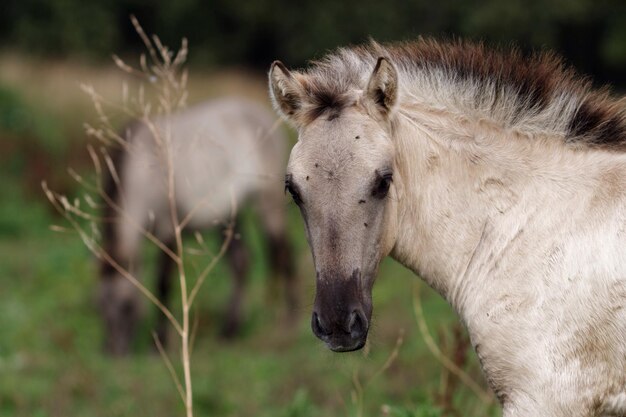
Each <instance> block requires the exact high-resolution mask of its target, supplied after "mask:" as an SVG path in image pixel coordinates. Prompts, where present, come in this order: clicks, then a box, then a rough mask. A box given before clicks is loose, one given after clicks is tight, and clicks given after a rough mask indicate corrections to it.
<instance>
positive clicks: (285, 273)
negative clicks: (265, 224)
mask: <svg viewBox="0 0 626 417" xmlns="http://www.w3.org/2000/svg"><path fill="white" fill-rule="evenodd" d="M267 241H268V251H269V259H270V267H271V276H272V279H282V280H283V282H284V285H285V288H284V291H285V298H286V300H287V308H288V310H289V311H290V312H294V311H296V310H297V308H298V288H297V282H296V275H295V268H294V262H293V256H294V254H293V250H292V247H291V244H290V242H289V238H288V236H287V231H286V230H282V231H281V233H279V234H267ZM275 277H276V278H275Z"/></svg>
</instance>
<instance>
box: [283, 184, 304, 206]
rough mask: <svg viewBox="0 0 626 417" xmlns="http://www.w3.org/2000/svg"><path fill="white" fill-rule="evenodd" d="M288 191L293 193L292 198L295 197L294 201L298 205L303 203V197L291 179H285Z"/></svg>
mask: <svg viewBox="0 0 626 417" xmlns="http://www.w3.org/2000/svg"><path fill="white" fill-rule="evenodd" d="M287 191H289V194H291V198H292V199H293V202H294V203H296V204H297V205H300V204H302V198H301V197H300V193H299V192H298V190H297V189H296V188H295V187H294V186H293V185H292V184H291V183H290V182H289V181H285V192H287Z"/></svg>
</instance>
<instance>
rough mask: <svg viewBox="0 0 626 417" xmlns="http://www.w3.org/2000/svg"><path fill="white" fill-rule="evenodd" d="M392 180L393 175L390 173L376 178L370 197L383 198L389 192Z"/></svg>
mask: <svg viewBox="0 0 626 417" xmlns="http://www.w3.org/2000/svg"><path fill="white" fill-rule="evenodd" d="M392 180H393V175H392V174H391V173H389V174H384V175H382V176H380V177H378V178H377V180H376V185H375V186H374V189H373V190H372V196H373V197H376V198H385V197H386V196H387V193H388V192H389V186H390V185H391V181H392Z"/></svg>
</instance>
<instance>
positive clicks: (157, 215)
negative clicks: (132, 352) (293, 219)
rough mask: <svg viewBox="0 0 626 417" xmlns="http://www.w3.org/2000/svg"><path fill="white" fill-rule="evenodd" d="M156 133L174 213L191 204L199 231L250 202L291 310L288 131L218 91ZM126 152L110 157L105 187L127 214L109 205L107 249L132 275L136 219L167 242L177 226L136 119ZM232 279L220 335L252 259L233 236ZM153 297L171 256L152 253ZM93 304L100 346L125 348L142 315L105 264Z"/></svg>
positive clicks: (155, 153)
mask: <svg viewBox="0 0 626 417" xmlns="http://www.w3.org/2000/svg"><path fill="white" fill-rule="evenodd" d="M154 126H155V127H156V128H157V129H159V131H163V132H165V131H166V130H167V131H169V133H170V135H171V145H170V146H171V148H170V152H172V162H173V171H174V181H175V190H176V202H175V206H176V208H177V210H178V213H179V216H180V218H181V219H182V218H184V217H185V216H187V215H188V214H189V213H190V212H192V210H193V212H192V215H191V217H190V220H189V223H188V225H187V229H189V230H192V231H193V230H195V231H198V230H205V229H208V228H212V227H215V226H216V225H218V224H224V223H225V222H227V221H228V220H229V218H230V215H231V209H232V207H231V206H232V205H233V199H234V202H235V204H236V206H237V207H241V206H242V204H244V203H246V202H247V201H248V200H251V202H252V203H253V206H254V208H255V209H256V212H257V213H258V217H259V219H260V223H261V225H262V228H263V231H264V232H265V235H266V236H267V241H268V250H269V257H270V265H271V268H272V275H273V276H276V275H279V276H281V277H282V278H283V279H284V281H285V283H286V289H285V292H286V295H287V300H288V304H289V306H288V307H289V308H291V309H293V308H294V306H295V304H296V294H295V288H294V285H295V283H294V271H293V267H292V264H291V260H292V256H291V250H290V246H289V243H288V240H287V234H286V229H285V228H286V224H285V222H286V219H285V214H286V213H285V207H286V205H285V202H284V185H283V181H282V180H283V175H284V164H285V157H286V150H287V137H286V136H285V134H284V133H283V132H282V130H280V129H277V127H278V124H277V123H276V118H275V116H274V115H273V114H272V113H271V112H270V111H268V110H266V109H265V108H264V107H263V106H261V105H260V104H256V103H253V102H251V101H247V100H244V99H239V98H223V99H219V100H214V101H210V102H206V103H203V104H199V105H196V106H194V107H191V108H188V109H186V110H183V111H181V112H179V113H175V114H173V115H171V116H170V117H168V118H161V119H155V121H154ZM124 136H125V139H126V141H127V145H128V151H124V150H121V149H120V150H119V151H116V154H115V155H114V158H113V159H114V164H115V166H116V171H117V173H118V177H119V184H117V183H116V181H114V180H113V178H112V176H111V175H109V178H108V179H107V185H106V188H107V189H106V192H107V194H108V195H109V196H110V197H111V198H113V199H114V200H115V202H116V204H118V205H119V206H120V207H121V209H122V210H123V211H124V212H125V213H126V215H125V216H116V215H115V212H114V210H113V209H112V208H111V207H107V211H108V213H105V216H106V217H116V218H115V221H110V222H107V223H105V228H104V230H103V239H104V242H103V244H104V247H105V248H106V249H107V250H108V251H109V253H111V254H113V256H114V258H115V259H116V260H117V262H120V263H122V265H124V266H126V267H129V268H131V270H133V272H134V273H135V274H137V269H138V263H139V260H140V249H141V243H142V241H143V235H142V233H141V231H140V230H139V228H138V227H137V226H138V225H139V226H141V227H142V228H144V229H147V230H149V231H150V232H151V233H153V234H154V235H155V236H156V238H157V239H159V240H160V241H161V242H163V243H164V245H165V246H167V247H168V248H170V249H171V248H173V247H174V245H175V242H174V230H173V227H172V218H171V213H170V205H169V200H168V194H167V185H166V184H167V178H166V175H167V174H166V173H167V169H166V168H165V166H164V164H163V159H162V157H161V156H160V155H159V152H161V150H159V148H158V145H157V143H156V141H155V140H154V137H153V134H152V133H151V130H150V129H149V128H148V126H146V125H143V124H139V123H134V124H133V125H131V126H130V127H129V128H127V130H126V132H125V135H124ZM226 256H227V258H228V261H229V263H230V265H231V267H232V275H233V277H234V286H233V291H232V297H231V299H230V302H229V305H228V308H227V312H226V321H225V323H224V326H223V330H222V332H223V334H224V336H227V337H228V336H233V335H234V334H235V333H236V332H237V330H238V328H239V326H240V324H241V321H242V311H241V310H242V297H243V290H244V282H245V278H246V275H247V273H248V269H249V259H248V257H249V256H248V253H247V250H246V248H245V247H244V244H243V241H242V240H240V239H232V240H231V243H230V245H229V248H228V250H227V252H226ZM159 257H160V260H159V268H158V283H157V290H156V292H155V295H156V296H157V297H158V298H159V299H160V300H161V301H162V302H163V303H164V304H166V303H167V300H168V295H169V292H170V287H171V283H170V279H171V277H170V275H171V273H172V267H173V260H172V258H171V257H170V256H168V255H167V254H166V253H165V252H163V251H160V253H159ZM98 300H99V307H100V311H101V314H102V317H103V319H104V325H105V350H106V351H107V352H108V353H111V354H117V355H121V354H125V353H127V352H128V351H129V348H130V345H131V341H132V338H133V335H134V332H135V329H136V325H137V321H138V319H139V318H140V315H141V314H140V311H141V309H140V296H139V292H138V290H137V289H136V288H135V287H134V286H133V285H132V283H131V282H130V281H128V280H127V279H125V278H124V277H122V276H120V275H119V274H118V273H117V272H116V271H115V269H114V268H112V267H111V266H110V265H109V264H107V263H106V262H103V263H102V266H101V285H100V290H99V295H98ZM167 325H168V321H167V319H166V318H165V316H163V315H162V314H159V319H158V324H157V334H158V337H159V338H160V340H161V342H162V343H165V341H166V334H167Z"/></svg>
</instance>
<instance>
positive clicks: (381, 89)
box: [366, 57, 398, 114]
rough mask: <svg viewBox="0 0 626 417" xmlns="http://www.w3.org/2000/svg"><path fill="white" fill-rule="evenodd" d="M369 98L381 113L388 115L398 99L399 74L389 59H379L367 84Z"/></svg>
mask: <svg viewBox="0 0 626 417" xmlns="http://www.w3.org/2000/svg"><path fill="white" fill-rule="evenodd" d="M366 94H367V97H368V98H369V99H370V100H371V101H373V102H374V104H375V105H376V107H377V108H378V110H379V111H381V112H382V113H383V114H388V113H389V112H390V111H391V109H392V108H393V106H394V105H395V104H396V101H397V99H398V72H397V71H396V68H395V67H394V66H393V64H392V63H391V62H390V61H389V60H388V59H387V58H383V57H381V58H378V62H376V67H374V72H373V73H372V75H371V76H370V80H369V81H368V83H367V91H366Z"/></svg>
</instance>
